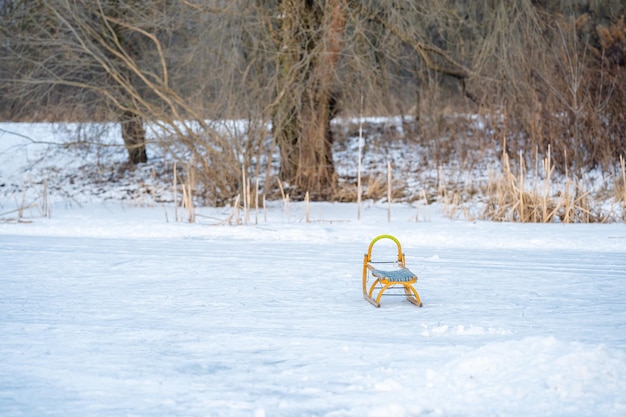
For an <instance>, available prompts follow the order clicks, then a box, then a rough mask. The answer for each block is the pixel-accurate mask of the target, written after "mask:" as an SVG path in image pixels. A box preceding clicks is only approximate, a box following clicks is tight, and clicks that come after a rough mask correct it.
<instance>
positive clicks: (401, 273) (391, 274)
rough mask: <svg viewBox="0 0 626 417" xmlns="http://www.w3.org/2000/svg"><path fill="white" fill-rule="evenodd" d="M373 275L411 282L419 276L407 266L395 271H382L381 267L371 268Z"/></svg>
mask: <svg viewBox="0 0 626 417" xmlns="http://www.w3.org/2000/svg"><path fill="white" fill-rule="evenodd" d="M370 271H371V273H372V275H373V276H375V277H376V278H380V279H387V280H389V281H395V282H409V281H412V280H417V276H415V274H414V273H413V272H411V271H409V270H408V269H407V268H402V269H396V270H394V271H382V270H380V269H374V268H372V269H370Z"/></svg>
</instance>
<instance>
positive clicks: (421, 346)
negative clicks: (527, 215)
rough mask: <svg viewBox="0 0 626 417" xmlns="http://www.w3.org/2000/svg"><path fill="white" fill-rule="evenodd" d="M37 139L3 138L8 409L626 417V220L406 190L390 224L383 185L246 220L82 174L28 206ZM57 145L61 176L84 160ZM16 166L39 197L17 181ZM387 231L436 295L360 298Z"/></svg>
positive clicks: (1, 268)
mask: <svg viewBox="0 0 626 417" xmlns="http://www.w3.org/2000/svg"><path fill="white" fill-rule="evenodd" d="M0 127H1V126H0ZM11 129H13V130H12V131H13V132H15V126H11ZM7 130H9V129H8V128H7V129H5V131H7ZM24 141H25V139H24V138H19V137H17V136H16V135H14V134H12V135H9V134H7V133H5V134H3V135H0V161H1V162H2V164H0V184H5V185H3V186H2V187H4V190H2V189H0V191H2V193H1V194H0V195H1V197H0V217H1V218H3V219H4V220H3V221H2V222H0V416H7V417H13V416H15V417H17V416H59V417H60V416H63V417H71V416H77V417H79V416H80V417H83V416H116V417H117V416H181V417H182V416H185V417H188V416H252V417H261V416H267V417H271V416H333V417H339V416H383V417H394V416H451V417H452V416H477V417H478V416H480V417H486V416H520V417H521V416H524V417H527V416H624V415H626V394H625V393H626V225H624V224H608V225H599V224H588V225H585V224H576V225H564V224H549V225H541V224H512V223H489V222H480V221H477V222H466V221H455V220H450V219H448V218H445V217H444V216H442V215H441V214H440V212H439V211H438V210H437V207H436V206H431V207H423V206H419V207H416V206H411V205H408V204H396V205H393V206H392V208H391V221H388V218H387V216H388V212H387V209H388V207H387V206H386V205H383V204H377V203H374V202H367V203H365V204H364V205H363V207H362V208H361V219H360V220H357V207H356V206H355V205H354V204H333V203H313V204H312V205H311V208H310V214H309V220H310V222H306V221H305V218H306V217H305V206H304V204H303V203H290V204H289V205H288V206H287V207H285V206H284V205H283V203H282V202H274V203H271V204H270V205H269V207H268V209H267V212H263V211H260V212H259V213H258V215H257V213H255V212H252V213H251V214H250V219H249V221H248V223H247V224H245V225H240V226H228V225H224V224H222V225H219V223H220V222H221V221H222V220H225V219H227V218H228V217H229V216H230V215H231V214H232V213H231V211H230V209H223V208H199V209H198V211H197V216H198V222H197V223H194V224H190V223H187V222H175V221H174V209H173V207H172V206H171V204H167V203H163V204H143V202H137V200H125V201H123V202H122V201H115V200H110V199H109V200H99V201H86V200H80V197H79V195H78V194H76V193H77V192H79V191H80V190H74V191H72V192H71V193H70V192H67V193H66V194H63V193H60V192H59V193H58V194H56V195H57V196H65V197H63V198H61V197H56V198H53V197H50V205H51V207H50V213H51V215H50V217H42V216H40V215H38V213H40V211H41V207H39V206H37V205H34V206H33V207H31V208H30V209H28V210H26V211H25V212H24V213H23V217H22V220H23V221H22V222H17V221H14V220H15V219H16V215H15V212H13V211H12V210H14V209H15V208H16V206H17V205H18V203H19V202H21V201H28V200H29V199H36V195H37V193H40V192H41V191H40V190H41V184H40V183H38V182H37V181H36V180H34V181H33V180H32V178H33V177H36V175H38V174H37V172H40V171H37V170H36V169H33V168H28V169H27V168H26V165H25V164H28V166H29V167H32V166H33V164H34V163H35V162H36V163H37V164H40V166H46V167H47V168H46V169H49V167H48V166H47V165H46V163H45V162H44V160H41V162H37V161H40V160H39V159H37V157H36V156H35V155H39V153H38V152H40V149H39V148H37V146H34V145H32V144H31V145H24V143H26V142H24ZM18 145H19V146H18ZM38 146H41V145H38ZM55 155H56V156H55V158H57V159H56V161H57V162H56V166H58V168H59V171H58V173H53V174H54V175H60V173H64V174H63V175H69V173H68V172H69V171H72V170H73V169H75V168H80V165H79V164H77V163H76V162H75V161H74V162H70V161H66V162H65V163H63V159H62V155H61V154H59V153H55ZM122 156H123V155H122ZM46 160H47V161H50V160H51V159H50V158H48V159H46ZM47 163H50V162H47ZM72 175H74V174H72ZM75 175H76V178H77V179H76V180H75V181H72V183H70V182H68V184H67V186H68V187H72V186H75V185H76V184H77V183H79V182H80V181H79V179H78V178H79V177H80V175H79V174H78V173H75ZM28 176H31V178H30V179H29V178H27V177H28ZM20 178H23V181H24V182H25V183H26V182H28V181H32V186H31V187H30V188H29V189H28V190H29V191H28V192H29V193H31V194H29V195H27V196H26V197H24V193H25V191H21V192H19V191H16V190H11V191H10V190H7V187H9V186H10V185H9V184H16V183H18V182H19V179H20ZM101 185H102V187H106V186H107V185H106V183H102V184H101ZM111 186H113V185H111ZM50 192H52V191H50ZM72 193H73V194H72ZM8 212H11V213H10V214H3V213H8ZM181 213H184V212H179V217H183V216H182V214H181ZM383 233H385V234H392V235H394V236H396V237H397V238H398V239H399V240H400V242H401V243H402V245H403V251H404V252H405V253H406V257H407V266H408V267H409V268H410V269H411V270H412V271H413V272H416V273H417V274H418V275H419V277H420V279H419V281H418V284H417V289H418V291H419V293H420V296H421V298H422V301H423V302H424V307H422V308H418V307H416V306H414V305H412V304H410V303H408V302H407V301H406V300H405V299H404V298H403V297H384V298H383V300H382V306H381V308H380V309H376V308H374V307H373V306H372V305H371V304H369V303H368V302H366V301H365V300H364V299H363V297H362V294H361V271H362V262H363V254H364V253H365V252H366V251H367V246H368V244H369V242H370V240H371V239H372V238H374V237H375V236H377V235H379V234H383ZM382 245H383V246H382V250H383V251H384V250H386V249H388V247H386V246H385V245H384V244H382ZM377 247H378V246H377Z"/></svg>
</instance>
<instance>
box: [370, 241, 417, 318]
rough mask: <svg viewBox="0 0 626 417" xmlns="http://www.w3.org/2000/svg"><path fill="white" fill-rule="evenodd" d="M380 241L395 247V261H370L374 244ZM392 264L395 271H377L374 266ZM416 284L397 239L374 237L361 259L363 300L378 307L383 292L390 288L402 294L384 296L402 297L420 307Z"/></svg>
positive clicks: (391, 293) (415, 276)
mask: <svg viewBox="0 0 626 417" xmlns="http://www.w3.org/2000/svg"><path fill="white" fill-rule="evenodd" d="M381 239H390V240H392V241H393V242H394V243H395V244H396V246H397V250H398V252H397V256H396V258H395V259H393V260H392V259H387V260H376V261H374V260H373V259H372V249H373V248H374V244H375V243H376V242H378V241H379V240H381ZM382 263H384V264H392V265H393V266H394V267H395V269H392V270H383V269H378V268H377V267H376V266H375V265H376V264H382ZM416 282H417V275H415V274H414V273H413V272H411V271H410V270H409V269H408V268H407V267H406V265H405V258H404V253H402V246H401V245H400V242H399V241H398V239H396V238H395V237H393V236H391V235H380V236H377V237H375V238H374V239H373V240H372V241H371V242H370V245H369V248H368V249H367V253H366V254H365V256H364V258H363V298H365V299H366V300H367V301H368V302H370V303H371V304H372V305H373V306H375V307H380V299H381V298H382V296H383V294H384V293H385V291H387V290H388V289H390V288H394V287H395V288H401V289H402V290H404V294H402V293H400V294H398V293H395V292H390V293H387V294H386V295H404V296H405V297H406V298H407V300H408V301H410V302H411V303H413V304H415V305H416V306H418V307H421V306H422V301H421V300H420V296H419V294H418V293H417V290H416V289H415V287H414V286H413V285H414V284H415V283H416Z"/></svg>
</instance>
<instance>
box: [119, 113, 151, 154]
mask: <svg viewBox="0 0 626 417" xmlns="http://www.w3.org/2000/svg"><path fill="white" fill-rule="evenodd" d="M120 124H121V127H122V139H124V146H125V147H126V150H127V151H128V161H129V162H130V163H131V164H132V165H137V164H141V163H144V162H148V155H147V154H146V131H145V130H144V128H143V120H142V118H141V116H140V115H139V114H137V113H134V112H132V111H125V112H123V113H122V115H121V116H120Z"/></svg>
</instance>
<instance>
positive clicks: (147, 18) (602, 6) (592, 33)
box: [0, 0, 626, 202]
mask: <svg viewBox="0 0 626 417" xmlns="http://www.w3.org/2000/svg"><path fill="white" fill-rule="evenodd" d="M0 13H1V14H0V19H1V25H0V94H1V96H0V115H1V117H3V118H5V119H12V120H53V121H67V120H74V121H116V122H118V123H119V124H120V126H121V129H122V135H123V139H124V143H125V145H126V148H127V150H128V156H129V161H130V162H131V163H133V164H137V163H141V162H145V161H146V159H147V157H148V154H147V152H146V128H147V125H146V122H150V123H151V125H152V126H154V125H156V126H157V127H158V134H157V135H155V137H156V138H157V139H156V140H158V142H159V145H161V146H165V147H167V148H168V149H169V150H170V151H171V152H172V154H173V155H175V156H176V157H178V158H180V159H181V161H183V162H185V163H193V164H194V165H196V166H197V168H198V172H199V174H200V180H201V182H202V183H203V184H204V192H205V193H206V194H207V195H208V196H210V198H211V199H213V200H214V201H216V202H219V201H222V200H224V199H228V198H231V197H232V196H233V195H234V194H236V193H237V190H238V189H240V188H241V187H242V184H241V171H242V164H243V169H244V170H249V169H252V167H253V166H254V167H256V168H255V169H256V170H257V175H258V173H259V171H260V170H261V169H262V167H261V165H262V161H263V160H264V159H263V158H264V157H269V155H271V154H272V152H273V151H274V146H275V147H276V149H277V150H278V154H279V155H280V180H281V181H282V182H283V183H284V185H285V186H286V187H289V189H290V191H291V192H292V195H303V194H304V193H305V192H310V193H311V194H312V195H314V196H316V197H319V198H332V196H333V194H334V192H335V190H336V187H337V176H336V174H335V170H334V165H333V159H332V153H331V149H332V141H333V138H332V129H331V124H330V122H331V120H332V119H333V118H334V117H336V116H337V115H344V116H358V115H360V114H362V113H363V114H376V115H389V114H402V115H405V116H408V117H410V118H412V119H413V120H417V123H418V126H419V128H420V129H421V132H422V135H424V136H427V135H430V136H436V135H439V134H442V131H441V129H449V126H447V127H442V124H441V123H439V122H433V121H435V120H440V119H441V115H442V114H445V112H444V110H443V109H444V108H450V107H452V108H454V109H455V111H458V112H470V111H471V112H481V113H483V114H490V115H491V116H492V120H493V121H494V128H495V129H500V130H502V131H503V132H504V133H503V135H506V136H508V137H510V138H511V139H512V140H509V141H508V142H507V145H506V146H507V147H508V149H506V150H508V151H510V152H517V151H518V150H520V149H526V150H531V151H532V150H534V149H539V150H540V152H541V151H544V150H546V149H547V148H548V146H549V147H550V148H551V151H552V154H553V155H554V156H555V158H556V160H557V162H558V163H560V164H561V166H562V167H563V168H565V166H569V167H571V168H574V169H578V170H583V169H587V168H589V167H591V166H594V165H600V166H604V167H606V166H608V165H610V164H611V163H612V161H614V160H615V158H616V157H617V156H618V155H620V154H624V153H626V136H625V135H626V134H625V132H626V116H625V113H626V112H624V108H625V106H626V24H625V21H624V14H625V13H626V6H625V5H624V3H623V2H618V1H611V0H599V1H593V2H592V1H571V2H568V1H563V2H550V1H541V0H534V1H533V0H521V1H513V0H494V1H485V2H472V1H458V0H457V1H454V0H443V1H441V0H432V1H420V2H412V1H404V2H397V1H391V0H363V1H352V0H318V1H314V0H238V1H219V0H141V1H140V0H29V1H25V0H4V1H2V2H0ZM235 119H240V120H246V121H247V123H246V124H245V127H241V126H239V127H233V126H232V125H228V124H226V123H225V122H224V121H225V120H235ZM268 124H270V125H271V132H270V133H271V136H272V138H273V141H274V145H272V146H271V147H270V148H267V141H266V140H265V139H266V138H267V135H268V132H266V131H265V126H267V125H268ZM460 136H462V132H461V133H460ZM459 140H468V138H462V137H461V138H460V139H459ZM498 145H501V144H498ZM531 153H532V152H531ZM448 156H449V157H452V155H448ZM443 157H446V155H443ZM266 180H268V179H266ZM268 181H269V180H268Z"/></svg>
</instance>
